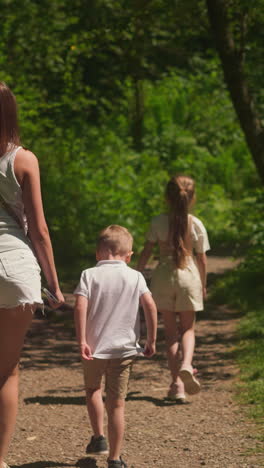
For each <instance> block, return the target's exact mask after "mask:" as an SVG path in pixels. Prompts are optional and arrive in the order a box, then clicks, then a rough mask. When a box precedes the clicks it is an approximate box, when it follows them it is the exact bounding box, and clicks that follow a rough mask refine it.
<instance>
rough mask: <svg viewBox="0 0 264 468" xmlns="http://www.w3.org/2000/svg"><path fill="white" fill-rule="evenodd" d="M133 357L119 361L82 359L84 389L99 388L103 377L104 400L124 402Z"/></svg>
mask: <svg viewBox="0 0 264 468" xmlns="http://www.w3.org/2000/svg"><path fill="white" fill-rule="evenodd" d="M134 360H135V357H134V356H132V357H128V358H120V359H98V358H94V359H93V360H91V361H87V360H85V359H82V365H83V371H84V383H85V388H86V389H95V388H99V387H101V383H102V378H103V376H105V392H106V398H114V399H121V400H125V398H126V395H127V389H128V381H129V376H130V371H131V368H132V364H133V362H134Z"/></svg>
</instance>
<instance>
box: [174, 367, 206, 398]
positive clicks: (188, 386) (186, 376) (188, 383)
mask: <svg viewBox="0 0 264 468" xmlns="http://www.w3.org/2000/svg"><path fill="white" fill-rule="evenodd" d="M194 374H197V370H196V369H195V370H194V369H193V368H192V366H183V367H181V369H180V372H179V376H180V378H181V380H182V381H183V383H184V388H185V391H186V393H189V395H195V394H196V393H199V392H200V390H201V385H200V383H199V381H198V380H197V379H196V378H195V375H194Z"/></svg>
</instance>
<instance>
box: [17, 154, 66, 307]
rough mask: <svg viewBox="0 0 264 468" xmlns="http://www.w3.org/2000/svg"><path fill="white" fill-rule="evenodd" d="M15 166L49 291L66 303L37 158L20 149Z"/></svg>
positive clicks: (31, 234)
mask: <svg viewBox="0 0 264 468" xmlns="http://www.w3.org/2000/svg"><path fill="white" fill-rule="evenodd" d="M14 169H15V175H16V177H17V180H18V182H19V184H20V186H21V188H22V193H23V202H24V206H25V213H26V216H27V221H28V234H29V237H30V240H31V242H32V245H33V248H34V250H35V253H36V256H37V258H38V260H39V263H40V266H41V268H42V271H43V273H44V276H45V278H46V280H47V283H48V287H49V289H50V291H51V292H52V293H53V294H55V296H56V297H57V298H58V300H59V301H60V302H63V301H64V298H63V295H62V293H61V291H60V288H59V283H58V277H57V272H56V268H55V263H54V257H53V250H52V245H51V240H50V235H49V230H48V227H47V223H46V220H45V216H44V211H43V205H42V197H41V187H40V174H39V165H38V160H37V158H36V156H35V155H34V154H33V153H31V152H30V151H27V150H24V149H21V150H19V151H18V152H17V155H16V159H15V167H14Z"/></svg>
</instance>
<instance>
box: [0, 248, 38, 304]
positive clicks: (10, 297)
mask: <svg viewBox="0 0 264 468" xmlns="http://www.w3.org/2000/svg"><path fill="white" fill-rule="evenodd" d="M25 304H32V305H34V304H43V301H42V298H41V277H40V267H39V264H38V262H37V259H36V257H35V255H34V254H33V252H32V251H31V250H30V249H14V250H8V251H6V252H2V253H0V308H13V307H17V306H19V305H25Z"/></svg>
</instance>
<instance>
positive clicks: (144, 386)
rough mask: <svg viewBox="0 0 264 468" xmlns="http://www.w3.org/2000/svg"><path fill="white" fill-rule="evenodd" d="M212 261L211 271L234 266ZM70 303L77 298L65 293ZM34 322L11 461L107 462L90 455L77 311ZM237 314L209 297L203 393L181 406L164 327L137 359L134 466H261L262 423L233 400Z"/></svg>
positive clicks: (100, 465)
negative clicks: (149, 354) (146, 354)
mask: <svg viewBox="0 0 264 468" xmlns="http://www.w3.org/2000/svg"><path fill="white" fill-rule="evenodd" d="M232 266H233V265H232V263H231V261H230V260H229V259H218V258H211V259H210V260H209V271H210V272H211V276H213V274H216V273H221V272H222V271H223V270H224V269H226V268H230V267H232ZM68 299H69V300H71V299H72V298H71V296H70V295H69V296H68ZM62 313H63V318H64V323H63V324H62V320H61V317H59V318H58V316H54V314H53V315H51V316H50V317H49V316H48V318H45V319H35V320H34V323H33V326H32V329H31V331H30V333H29V336H28V339H27V341H26V346H25V349H24V353H23V359H22V364H21V367H22V372H21V390H20V411H19V416H18V423H17V429H16V433H15V437H14V439H13V442H12V446H11V449H10V455H9V459H8V462H9V463H10V464H11V465H12V467H13V468H18V467H19V468H45V467H74V466H78V467H81V468H86V467H87V468H96V467H97V468H104V467H106V463H105V457H104V456H101V457H98V458H97V460H95V459H94V458H87V457H85V447H86V444H87V441H88V439H89V438H90V434H91V430H90V426H89V423H88V419H87V416H86V409H85V401H84V393H83V381H82V374H81V368H80V364H79V361H78V356H77V349H76V344H75V339H74V332H73V328H72V312H71V310H70V309H68V310H66V311H64V312H62ZM237 321H238V316H237V315H236V314H235V313H234V312H233V311H230V310H228V309H226V308H224V307H219V308H217V307H215V306H213V305H211V304H207V307H206V311H205V312H203V313H201V314H200V315H199V318H198V322H197V347H196V355H195V366H196V367H197V368H198V369H199V377H200V380H201V383H202V391H201V393H200V394H199V395H198V396H194V397H190V398H189V404H188V405H184V406H179V405H175V404H174V403H170V402H166V401H165V400H164V396H165V395H166V391H167V388H168V385H169V381H170V378H169V372H168V370H167V364H166V359H165V352H164V338H163V331H162V326H161V324H160V325H159V339H158V352H157V355H156V356H155V358H154V359H153V360H151V361H149V360H146V359H143V358H142V359H141V358H139V359H138V360H137V363H136V365H135V366H134V371H133V375H132V378H131V382H130V389H129V394H128V399H127V407H126V421H127V424H126V437H125V444H124V450H123V455H124V459H125V460H127V462H128V466H129V468H145V467H146V468H155V467H164V468H165V467H166V468H196V467H201V466H206V467H208V468H216V467H219V468H220V467H221V468H235V467H236V468H243V467H252V468H253V467H260V466H264V463H263V464H262V462H263V460H262V462H261V459H260V457H257V456H256V455H253V454H252V450H253V449H254V448H255V447H256V446H257V445H258V441H257V439H256V438H255V437H254V433H255V427H254V425H253V424H252V423H250V422H249V421H248V420H247V419H246V417H245V415H244V414H243V411H241V408H239V407H238V406H237V405H236V403H235V402H234V399H233V396H234V383H235V380H236V379H237V373H238V370H237V368H236V367H235V366H234V364H233V362H232V361H231V360H230V358H229V357H228V351H230V350H232V347H233V346H234V344H235V339H234V329H235V327H236V323H237Z"/></svg>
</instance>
